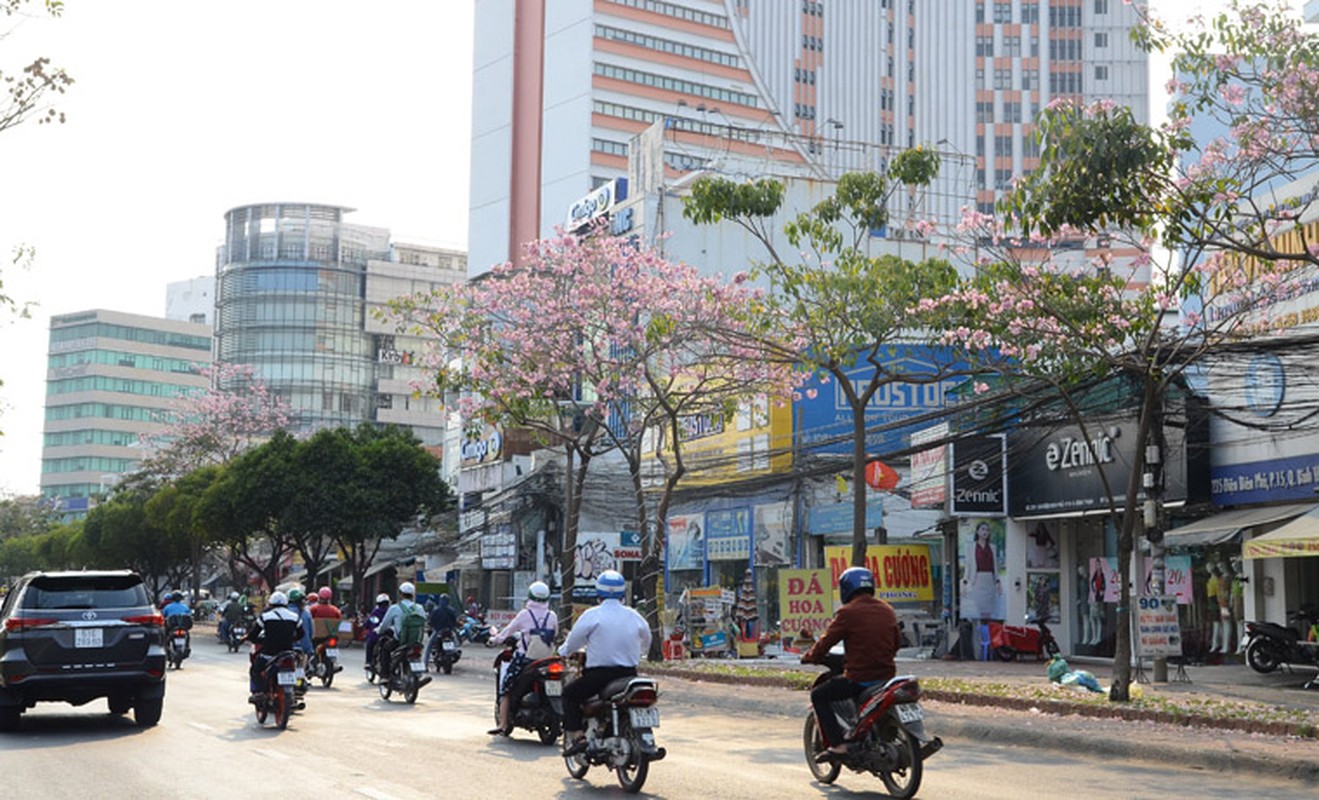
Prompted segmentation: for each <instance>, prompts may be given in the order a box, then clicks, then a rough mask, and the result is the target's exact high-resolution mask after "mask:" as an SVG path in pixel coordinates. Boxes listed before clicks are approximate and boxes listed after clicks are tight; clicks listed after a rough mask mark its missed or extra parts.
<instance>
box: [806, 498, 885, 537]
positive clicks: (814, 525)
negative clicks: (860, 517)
mask: <svg viewBox="0 0 1319 800" xmlns="http://www.w3.org/2000/svg"><path fill="white" fill-rule="evenodd" d="M883 524H884V501H883V500H881V499H880V498H878V497H876V498H875V499H873V500H867V501H866V530H874V529H875V528H878V527H879V526H880V525H883ZM806 532H807V533H809V534H811V535H812V536H828V535H829V534H834V533H845V534H848V535H851V533H852V504H851V503H825V504H823V505H817V506H811V507H810V508H809V509H807V511H806Z"/></svg>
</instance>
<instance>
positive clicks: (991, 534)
mask: <svg viewBox="0 0 1319 800" xmlns="http://www.w3.org/2000/svg"><path fill="white" fill-rule="evenodd" d="M1006 538H1007V537H1006V531H1005V527H1004V524H1003V520H1002V519H999V518H997V517H993V518H979V519H977V518H976V517H967V518H965V519H961V520H958V522H957V558H958V564H959V569H960V571H961V590H962V606H961V613H962V619H969V620H987V619H1005V618H1006V616H1007V597H1006V596H1005V595H1004V593H1003V580H1004V578H1005V577H1006V575H1007V566H1006V564H1005V562H1004V546H1005V544H1004V543H1005V540H1006Z"/></svg>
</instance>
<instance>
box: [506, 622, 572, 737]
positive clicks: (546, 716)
mask: <svg viewBox="0 0 1319 800" xmlns="http://www.w3.org/2000/svg"><path fill="white" fill-rule="evenodd" d="M515 642H516V640H514V639H510V640H509V643H508V644H505V646H504V650H503V652H501V653H500V654H499V655H498V656H497V657H496V658H495V722H496V724H497V723H498V722H499V699H500V694H499V687H500V686H502V685H503V682H504V673H503V667H504V665H505V664H507V663H508V662H509V660H511V659H512V658H513V653H514V652H515V651H516V649H517V648H516V645H515V644H514V643H515ZM564 673H565V668H564V664H563V659H562V658H561V657H559V656H550V657H549V658H542V659H540V660H539V661H532V662H531V663H530V664H527V665H526V666H525V667H523V668H522V674H521V675H519V676H518V681H517V682H516V683H515V685H514V687H513V690H515V691H519V692H520V693H519V694H518V696H517V697H513V698H510V704H509V708H508V712H509V724H511V725H512V726H513V727H515V728H525V729H526V730H529V731H532V732H534V733H535V734H536V735H537V736H539V737H540V742H541V744H553V743H554V742H555V741H556V740H558V738H559V734H560V733H561V732H562V731H563V679H564ZM528 678H529V679H530V680H529V681H528ZM523 687H525V689H524V688H523Z"/></svg>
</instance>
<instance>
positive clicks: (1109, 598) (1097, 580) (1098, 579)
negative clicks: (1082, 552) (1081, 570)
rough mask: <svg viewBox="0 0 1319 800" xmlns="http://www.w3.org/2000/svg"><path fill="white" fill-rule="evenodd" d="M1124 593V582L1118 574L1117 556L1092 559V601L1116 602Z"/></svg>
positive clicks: (1090, 597) (1090, 598)
mask: <svg viewBox="0 0 1319 800" xmlns="http://www.w3.org/2000/svg"><path fill="white" fill-rule="evenodd" d="M1121 593H1122V584H1121V583H1120V582H1119V579H1118V574H1117V559H1116V558H1112V557H1110V558H1092V559H1090V596H1089V600H1090V602H1091V603H1116V602H1117V601H1118V595H1120V594H1121Z"/></svg>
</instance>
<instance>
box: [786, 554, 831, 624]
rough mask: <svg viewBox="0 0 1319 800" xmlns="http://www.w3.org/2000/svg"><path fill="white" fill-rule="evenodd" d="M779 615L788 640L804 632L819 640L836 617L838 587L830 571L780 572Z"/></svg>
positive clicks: (787, 570) (797, 570)
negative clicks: (830, 621) (835, 591)
mask: <svg viewBox="0 0 1319 800" xmlns="http://www.w3.org/2000/svg"><path fill="white" fill-rule="evenodd" d="M779 612H780V613H779V628H780V630H782V632H783V636H784V637H785V638H786V637H787V636H790V635H791V636H796V635H797V634H799V633H801V632H802V631H810V633H811V635H812V636H814V637H816V638H819V636H820V633H821V632H822V631H823V630H824V629H825V628H827V627H829V620H830V618H831V617H833V614H834V588H833V581H832V579H831V576H830V575H829V570H827V569H781V570H779Z"/></svg>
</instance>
